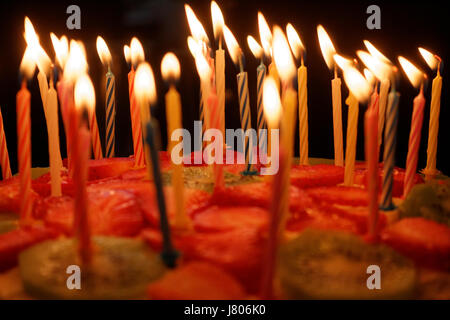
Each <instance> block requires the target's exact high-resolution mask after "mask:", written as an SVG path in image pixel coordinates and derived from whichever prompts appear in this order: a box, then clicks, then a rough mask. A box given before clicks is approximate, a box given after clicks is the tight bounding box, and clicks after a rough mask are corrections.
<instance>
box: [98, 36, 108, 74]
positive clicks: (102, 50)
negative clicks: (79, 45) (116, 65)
mask: <svg viewBox="0 0 450 320" xmlns="http://www.w3.org/2000/svg"><path fill="white" fill-rule="evenodd" d="M96 44H97V53H98V56H99V57H100V61H101V62H102V64H103V65H104V66H108V67H109V65H110V64H111V53H110V52H109V48H108V45H107V44H106V42H105V40H104V39H103V38H102V37H101V36H98V37H97V43H96Z"/></svg>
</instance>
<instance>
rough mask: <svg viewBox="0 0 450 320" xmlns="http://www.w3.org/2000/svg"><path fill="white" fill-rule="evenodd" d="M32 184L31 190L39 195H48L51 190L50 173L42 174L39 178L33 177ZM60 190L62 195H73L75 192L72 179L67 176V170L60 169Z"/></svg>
mask: <svg viewBox="0 0 450 320" xmlns="http://www.w3.org/2000/svg"><path fill="white" fill-rule="evenodd" d="M32 185H33V190H34V191H36V192H37V193H38V194H39V195H40V196H41V197H49V196H50V195H51V191H52V185H51V176H50V173H46V174H43V175H42V176H40V177H39V178H37V179H34V180H33V181H32ZM61 192H62V194H64V195H70V196H73V195H74V193H75V189H74V186H73V182H72V179H71V178H70V177H69V175H68V172H67V171H61Z"/></svg>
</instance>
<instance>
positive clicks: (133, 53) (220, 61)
mask: <svg viewBox="0 0 450 320" xmlns="http://www.w3.org/2000/svg"><path fill="white" fill-rule="evenodd" d="M185 10H186V16H187V20H188V24H189V28H190V31H191V36H189V37H188V47H189V50H190V51H191V53H192V55H193V57H194V59H195V64H196V67H197V71H198V74H199V78H200V82H201V85H200V88H201V94H200V97H201V98H200V116H201V120H203V123H204V128H203V130H204V131H205V130H206V129H207V128H216V129H219V130H221V131H222V133H224V131H225V50H224V49H223V40H224V42H225V44H226V47H227V49H228V52H229V55H230V57H231V59H232V61H233V63H234V64H235V65H236V67H237V70H238V73H237V88H238V97H239V111H240V119H241V125H242V129H243V130H244V131H246V130H248V129H250V128H252V125H251V114H250V103H249V90H248V74H247V72H246V71H245V65H244V61H245V58H244V54H243V51H242V49H241V47H240V46H239V44H238V42H237V40H236V38H235V37H234V35H233V33H232V32H231V30H230V29H229V27H228V26H227V25H226V24H225V20H224V17H223V15H222V12H221V10H220V8H219V6H218V5H217V4H216V3H215V2H214V1H213V2H212V3H211V13H212V22H213V27H214V37H215V40H216V43H217V44H218V45H217V47H218V48H217V50H216V51H215V53H214V54H213V51H212V47H211V42H210V41H209V39H208V36H207V34H206V32H205V29H204V28H203V25H202V23H201V22H200V20H199V19H198V18H197V16H196V15H195V13H194V11H193V10H192V8H191V7H190V6H188V5H185ZM258 25H259V32H260V37H259V38H260V42H258V41H257V40H256V39H255V38H253V37H252V36H248V38H247V42H248V46H249V48H250V49H251V51H252V53H253V54H254V56H255V57H256V58H257V59H260V61H261V63H260V64H259V66H258V67H257V70H256V74H257V129H258V145H259V148H260V149H263V150H266V151H267V153H268V154H271V152H270V145H271V143H270V141H268V140H269V139H270V136H271V134H270V132H269V133H268V134H267V135H263V134H262V132H263V130H262V129H265V128H268V129H269V131H270V130H273V129H280V130H281V141H280V150H281V151H280V170H279V172H278V174H277V176H276V178H275V180H274V185H278V186H281V187H278V188H277V192H274V197H275V199H274V201H273V203H278V204H280V205H278V206H274V209H273V210H275V211H277V214H274V216H280V217H283V216H285V214H286V212H287V202H288V200H287V194H288V186H289V170H288V169H287V168H290V166H291V163H292V159H293V156H294V140H295V139H294V135H295V133H294V131H295V128H296V124H297V114H298V125H299V137H300V139H299V141H300V164H303V165H307V164H308V163H309V162H308V141H309V138H308V105H307V67H306V65H305V59H304V54H305V47H304V45H303V43H302V41H301V39H300V37H299V35H298V33H297V31H296V30H295V28H294V27H293V25H292V24H288V25H287V27H286V31H284V30H282V29H281V28H280V27H278V26H274V27H273V29H271V28H270V27H269V24H268V23H267V21H266V19H265V18H264V16H263V15H262V14H261V13H258ZM317 32H318V38H319V44H320V47H321V50H322V54H323V57H324V59H325V62H326V64H327V66H328V67H329V68H330V70H334V78H333V79H332V80H331V87H332V112H333V132H334V150H335V157H334V160H335V164H336V165H337V166H345V180H344V184H345V185H352V184H353V176H354V167H355V153H356V136H357V121H358V113H359V104H365V103H366V102H368V108H367V111H366V112H365V150H366V160H367V168H368V172H369V182H368V190H369V194H370V205H369V208H370V215H369V217H370V230H371V233H372V234H375V229H376V228H375V226H376V220H377V215H378V186H377V181H378V179H377V177H378V160H379V156H378V153H379V149H380V145H381V143H382V141H383V133H384V157H383V158H384V176H383V187H382V196H381V208H383V209H391V208H393V203H392V183H393V169H394V158H395V157H394V153H395V142H396V126H397V120H398V102H399V98H400V94H399V93H398V91H397V90H396V82H397V81H398V77H399V76H398V70H397V68H396V67H395V66H394V64H393V63H392V62H391V61H390V60H389V59H388V58H386V57H385V56H384V55H383V54H382V53H381V52H380V51H379V50H377V49H376V48H375V47H374V46H373V45H372V44H371V43H370V42H368V41H364V43H365V45H366V48H367V51H358V52H357V55H358V57H359V58H360V60H361V61H362V62H363V64H364V65H365V66H366V67H367V68H366V69H364V73H362V72H360V71H359V70H358V69H357V64H356V63H355V62H354V60H352V59H347V58H344V57H343V56H341V55H339V54H337V52H336V50H335V48H334V45H333V43H332V41H331V39H330V37H329V35H328V34H327V32H326V31H325V29H324V28H323V27H322V26H318V28H317ZM25 40H26V43H27V48H26V51H25V53H24V57H23V60H22V63H21V67H20V70H21V74H22V76H23V82H22V86H21V89H20V91H19V92H18V94H17V124H18V125H17V130H18V151H19V152H18V160H19V173H20V186H21V194H22V195H23V197H22V198H21V207H20V212H21V221H22V222H23V223H25V224H27V223H30V222H31V221H32V215H31V211H32V197H31V136H30V93H29V91H28V90H27V88H26V85H27V79H31V78H32V77H33V75H34V71H35V68H36V66H37V68H38V70H39V73H38V76H37V78H38V82H39V87H40V92H41V98H42V103H43V107H44V112H45V117H46V122H47V129H48V137H49V159H50V173H51V186H52V188H51V190H52V191H51V192H52V195H53V196H59V195H61V168H62V160H61V153H60V147H59V135H58V127H59V124H58V116H57V114H58V98H59V102H60V108H61V114H62V119H63V125H64V129H65V131H66V139H67V154H68V167H69V172H70V174H71V176H72V177H73V179H74V183H75V185H76V190H77V192H76V201H75V203H76V206H77V210H76V211H77V213H78V214H77V217H78V218H77V219H76V224H77V229H78V230H84V231H83V234H84V239H88V238H89V236H88V228H87V227H86V226H84V227H83V225H85V224H86V223H87V219H86V212H87V207H86V206H87V204H86V190H85V184H86V179H87V160H88V158H89V152H90V146H91V145H92V149H93V151H94V158H95V159H101V158H102V157H103V153H102V147H101V141H100V135H99V130H98V125H97V119H96V112H95V93H94V89H93V85H92V82H91V80H90V78H89V76H88V64H87V61H86V58H85V52H84V46H83V44H82V43H81V42H79V41H75V40H71V41H70V43H69V41H68V39H67V38H66V37H65V36H62V37H61V38H58V37H57V36H56V35H54V34H51V40H52V43H53V46H54V50H55V56H56V61H55V62H54V63H53V62H52V61H51V59H50V58H49V57H48V55H47V54H46V53H45V51H44V50H43V48H42V47H41V45H40V43H39V37H38V36H37V34H36V32H35V30H34V28H33V25H32V24H31V21H30V20H29V19H28V18H26V19H25ZM97 50H98V53H99V57H100V60H101V62H102V63H103V65H104V66H105V69H106V70H107V72H106V75H105V77H106V97H105V105H106V135H105V137H106V138H105V140H106V141H105V143H104V145H105V151H106V152H105V155H106V156H107V157H113V156H114V149H115V138H114V131H115V129H114V123H115V119H114V118H115V107H116V106H115V78H114V74H113V73H112V71H111V68H110V65H111V59H112V58H111V54H110V52H109V49H108V46H107V44H106V42H105V41H104V40H103V39H102V38H101V37H98V39H97ZM419 50H420V53H421V54H422V56H423V57H424V59H425V61H426V62H427V64H428V65H429V66H430V67H431V68H433V69H437V76H436V78H435V79H434V81H433V87H432V99H431V116H430V127H429V138H428V161H427V168H426V169H425V173H426V174H427V175H430V176H433V175H435V174H436V173H437V170H436V150H437V131H438V126H439V120H438V118H439V109H440V94H441V88H442V78H441V76H440V72H441V70H440V67H441V59H440V58H439V57H438V56H436V55H434V54H432V53H430V52H429V51H427V50H425V49H422V48H420V49H419ZM124 55H125V58H126V60H127V62H128V63H129V64H130V66H131V70H130V72H129V74H128V83H129V96H130V115H131V127H132V137H133V149H134V156H135V165H136V167H144V166H145V164H147V167H148V168H149V175H150V176H153V177H154V178H155V181H156V180H157V177H158V176H159V175H160V173H158V170H155V168H157V167H158V166H157V165H154V166H152V165H151V164H152V163H154V162H155V161H156V158H155V157H156V156H155V154H156V153H155V152H154V150H155V148H154V134H155V132H154V128H153V124H152V121H151V114H150V106H151V105H153V104H155V103H156V101H157V97H156V90H155V80H154V77H153V71H152V68H151V66H150V65H149V64H148V63H146V62H145V55H144V49H143V47H142V45H141V43H140V42H139V40H138V39H137V38H133V39H132V40H131V43H130V45H129V46H128V45H127V46H125V47H124ZM398 60H399V62H400V65H401V67H402V69H403V70H404V72H405V74H406V75H407V77H408V79H409V80H410V81H411V83H412V84H413V85H414V86H415V87H418V88H420V91H419V95H418V96H417V97H416V98H415V99H414V110H413V117H412V124H411V131H410V139H409V149H408V156H407V165H406V175H405V191H404V192H405V195H406V194H407V193H408V192H409V191H410V190H411V187H412V184H413V178H414V174H415V173H416V169H417V159H418V148H419V142H420V132H421V127H422V122H423V112H424V106H425V98H424V86H425V81H426V76H425V74H424V73H423V72H421V71H420V70H419V69H417V68H416V67H415V66H414V65H413V64H412V63H411V62H409V61H408V60H406V59H405V58H403V57H399V59H398ZM264 61H271V63H270V64H269V65H268V67H266V65H265V64H264ZM296 61H297V62H298V63H299V67H298V68H297V67H296ZM53 65H54V67H52V66H53ZM296 69H297V70H296ZM339 70H341V71H342V72H339ZM161 71H162V76H163V79H164V80H165V81H166V82H167V83H168V84H169V90H168V92H167V94H166V96H165V102H166V114H167V130H168V137H169V141H171V139H170V137H171V134H172V132H173V131H174V130H175V129H178V128H181V127H182V121H181V119H182V111H181V99H180V96H179V93H178V92H177V89H176V86H175V84H176V81H177V80H178V78H179V77H180V64H179V61H178V59H177V58H176V56H175V55H174V54H173V53H168V54H167V55H166V56H165V57H164V58H163V61H162V66H161ZM296 71H297V73H296ZM340 73H342V75H343V78H344V81H345V83H346V84H347V86H348V89H349V92H350V95H349V97H348V98H347V99H346V100H345V102H346V104H347V105H348V106H349V112H348V127H347V144H346V153H345V162H344V154H343V130H342V105H341V103H342V97H341V78H340V76H339V74H340ZM296 78H297V87H296V88H295V80H296ZM280 91H281V95H280ZM0 115H1V113H0ZM0 120H1V119H0ZM1 123H2V121H0V124H1ZM89 129H90V130H89ZM144 141H147V142H148V143H144ZM0 148H1V149H0V161H1V166H2V171H3V172H2V173H3V177H4V178H8V177H10V176H11V170H10V169H9V159H8V152H7V148H6V141H5V137H4V132H3V126H2V125H0ZM172 148H173V142H169V146H168V151H171V149H172ZM244 152H245V162H246V170H245V171H244V174H255V171H254V169H253V168H252V159H251V157H252V152H253V149H252V147H251V145H250V141H249V138H248V137H246V138H245V143H244ZM150 169H151V170H150ZM173 169H174V170H173V176H172V179H173V180H172V183H173V187H174V188H175V194H177V195H179V196H177V197H175V199H174V201H175V202H176V206H175V207H176V212H177V214H176V219H175V225H176V226H178V227H180V228H188V227H189V220H188V219H187V217H186V215H185V212H184V207H183V203H184V202H183V186H184V184H183V181H184V179H183V170H182V166H181V165H176V164H174V165H173ZM213 171H214V174H213V179H214V183H215V187H216V188H220V187H222V186H223V184H224V182H223V168H222V165H220V164H217V163H216V164H214V165H213ZM161 188H162V187H161ZM158 194H159V197H161V199H159V200H160V202H162V203H164V201H163V199H162V190H161V191H160V192H159V193H158ZM163 211H164V209H163ZM161 214H163V213H161ZM280 219H281V220H280V221H279V222H280V223H278V224H277V226H278V227H277V228H275V229H276V230H278V231H279V230H281V229H282V228H283V218H280ZM163 221H166V220H164V219H163ZM165 229H166V232H168V227H167V226H166V227H165ZM275 229H274V230H275ZM278 231H277V232H278ZM81 239H83V237H81ZM81 242H82V243H83V241H81ZM85 243H86V246H88V241H87V240H86V241H85ZM168 247H169V248H170V245H168ZM87 252H89V250H87ZM86 259H88V257H86Z"/></svg>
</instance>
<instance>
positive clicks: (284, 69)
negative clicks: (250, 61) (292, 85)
mask: <svg viewBox="0 0 450 320" xmlns="http://www.w3.org/2000/svg"><path fill="white" fill-rule="evenodd" d="M272 45H273V60H274V62H275V66H276V67H277V70H278V73H279V74H280V78H281V80H282V81H284V82H286V83H288V82H290V81H292V79H293V78H294V77H295V63H294V58H293V57H292V54H291V49H290V48H289V43H288V41H287V39H286V36H285V35H284V32H283V30H282V29H281V28H280V27H278V26H275V27H274V28H273V44H272Z"/></svg>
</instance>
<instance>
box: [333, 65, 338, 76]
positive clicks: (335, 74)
mask: <svg viewBox="0 0 450 320" xmlns="http://www.w3.org/2000/svg"><path fill="white" fill-rule="evenodd" d="M337 73H338V72H337V66H336V65H335V66H334V78H335V79H337V77H338V74H337Z"/></svg>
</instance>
